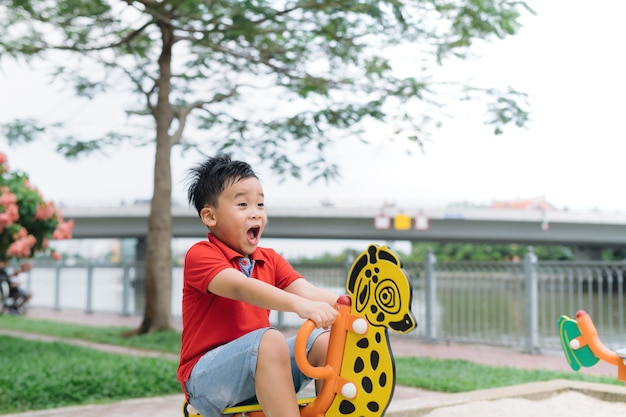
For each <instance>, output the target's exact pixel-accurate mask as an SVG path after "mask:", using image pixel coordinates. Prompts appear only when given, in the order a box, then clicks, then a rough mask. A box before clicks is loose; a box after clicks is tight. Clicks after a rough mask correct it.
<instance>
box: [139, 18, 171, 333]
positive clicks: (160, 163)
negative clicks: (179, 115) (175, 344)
mask: <svg viewBox="0 0 626 417" xmlns="http://www.w3.org/2000/svg"><path fill="white" fill-rule="evenodd" d="M159 26H160V28H161V34H162V39H163V49H162V51H161V56H160V57H159V69H160V78H159V79H158V81H157V89H158V96H157V103H156V106H154V107H153V108H152V111H153V114H154V117H155V120H156V131H157V136H156V153H155V161H154V190H153V195H152V204H151V206H150V219H149V224H148V239H147V253H146V269H145V271H146V277H145V278H146V279H145V282H146V305H145V310H144V317H143V322H142V323H141V325H140V326H139V329H137V333H138V334H143V333H148V332H152V331H160V330H170V329H172V328H173V326H172V319H171V314H172V203H171V201H172V168H171V153H172V146H173V142H172V138H171V137H170V134H169V128H170V126H171V124H172V121H173V119H174V118H173V114H174V112H173V111H172V107H171V105H170V102H169V99H170V98H169V95H170V84H171V63H172V46H173V42H174V36H173V30H172V27H171V26H169V25H168V24H167V22H165V21H163V22H161V23H160V24H159Z"/></svg>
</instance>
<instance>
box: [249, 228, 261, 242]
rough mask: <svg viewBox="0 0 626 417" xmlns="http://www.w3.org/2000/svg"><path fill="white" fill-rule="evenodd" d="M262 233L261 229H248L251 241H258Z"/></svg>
mask: <svg viewBox="0 0 626 417" xmlns="http://www.w3.org/2000/svg"><path fill="white" fill-rule="evenodd" d="M260 232H261V228H260V227H251V228H250V229H248V238H249V239H251V240H256V239H258V238H259V233H260Z"/></svg>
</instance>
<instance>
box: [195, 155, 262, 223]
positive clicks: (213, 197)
mask: <svg viewBox="0 0 626 417" xmlns="http://www.w3.org/2000/svg"><path fill="white" fill-rule="evenodd" d="M250 177H254V178H258V177H257V175H256V174H255V172H254V170H253V169H252V167H251V166H250V164H248V163H247V162H243V161H233V160H232V159H231V158H230V156H229V155H226V154H219V155H217V156H213V157H211V158H209V159H208V160H206V161H205V162H202V163H201V164H199V165H198V166H196V167H194V168H191V169H190V170H189V177H188V179H189V189H188V191H187V198H188V199H189V204H191V205H193V206H194V207H195V208H196V210H198V214H200V211H201V210H202V209H203V208H204V207H205V206H206V205H210V206H213V207H217V199H218V197H219V196H220V194H221V193H222V191H224V189H225V188H226V187H227V186H228V185H231V184H234V183H236V182H238V181H240V180H242V179H244V178H250Z"/></svg>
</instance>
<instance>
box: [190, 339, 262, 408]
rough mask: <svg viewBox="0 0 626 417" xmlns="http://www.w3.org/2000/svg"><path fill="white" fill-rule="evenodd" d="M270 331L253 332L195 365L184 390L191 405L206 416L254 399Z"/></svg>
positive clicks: (218, 348)
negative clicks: (265, 339)
mask: <svg viewBox="0 0 626 417" xmlns="http://www.w3.org/2000/svg"><path fill="white" fill-rule="evenodd" d="M268 330H269V329H267V328H266V329H259V330H256V331H253V332H250V333H248V334H246V335H244V336H242V337H240V338H239V339H236V340H234V341H232V342H230V343H227V344H226V345H222V346H220V347H217V348H215V349H213V350H211V351H209V352H207V353H206V354H205V355H204V356H203V357H202V358H201V359H200V360H199V361H198V363H197V364H196V365H195V366H194V369H193V371H192V372H191V375H190V377H189V379H188V380H187V382H186V383H185V389H186V391H187V396H188V399H189V402H190V403H191V405H193V406H194V408H196V409H197V410H198V411H199V412H200V414H201V415H202V416H203V417H218V416H221V415H222V410H224V409H225V408H227V407H231V406H234V405H236V404H239V403H241V402H242V401H244V400H248V399H250V398H253V397H254V394H255V383H254V379H255V372H256V367H257V358H258V354H259V347H260V345H261V340H262V339H263V335H264V334H265V332H267V331H268Z"/></svg>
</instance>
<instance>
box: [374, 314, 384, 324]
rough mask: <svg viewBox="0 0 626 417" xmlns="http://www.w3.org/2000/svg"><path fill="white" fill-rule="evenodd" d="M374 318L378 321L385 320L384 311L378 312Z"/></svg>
mask: <svg viewBox="0 0 626 417" xmlns="http://www.w3.org/2000/svg"><path fill="white" fill-rule="evenodd" d="M376 320H377V321H378V322H379V323H380V322H382V321H383V320H385V313H382V312H381V313H380V314H379V315H377V316H376Z"/></svg>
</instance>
